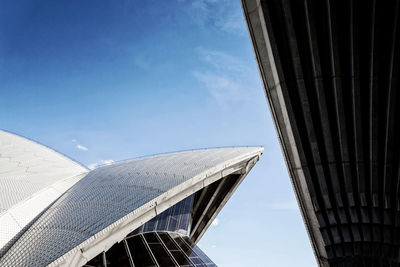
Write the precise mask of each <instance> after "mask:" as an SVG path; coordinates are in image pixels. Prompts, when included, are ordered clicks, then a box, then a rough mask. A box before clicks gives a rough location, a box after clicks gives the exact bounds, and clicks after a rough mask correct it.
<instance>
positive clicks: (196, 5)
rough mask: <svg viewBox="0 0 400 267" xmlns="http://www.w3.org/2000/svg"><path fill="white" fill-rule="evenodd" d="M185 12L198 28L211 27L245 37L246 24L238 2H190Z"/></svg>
mask: <svg viewBox="0 0 400 267" xmlns="http://www.w3.org/2000/svg"><path fill="white" fill-rule="evenodd" d="M180 2H186V3H189V4H190V6H189V8H188V9H187V12H188V13H189V15H190V18H191V20H192V21H193V22H194V23H195V24H197V25H199V26H204V27H205V26H207V27H209V26H213V27H215V28H217V29H219V30H220V31H223V32H227V33H229V34H233V35H241V36H243V35H246V34H247V31H246V24H245V21H244V18H243V13H242V9H241V6H240V3H239V2H236V1H232V0H190V1H182V0H180Z"/></svg>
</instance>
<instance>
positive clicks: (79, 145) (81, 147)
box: [76, 144, 89, 151]
mask: <svg viewBox="0 0 400 267" xmlns="http://www.w3.org/2000/svg"><path fill="white" fill-rule="evenodd" d="M76 148H77V149H79V150H82V151H88V150H89V149H88V148H87V147H85V146H83V145H81V144H77V145H76Z"/></svg>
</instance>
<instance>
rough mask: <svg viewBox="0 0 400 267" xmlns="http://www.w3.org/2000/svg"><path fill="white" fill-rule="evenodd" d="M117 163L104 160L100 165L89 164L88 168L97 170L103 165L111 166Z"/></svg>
mask: <svg viewBox="0 0 400 267" xmlns="http://www.w3.org/2000/svg"><path fill="white" fill-rule="evenodd" d="M114 162H115V161H114V160H112V159H102V160H100V162H98V163H92V164H89V165H88V166H87V167H88V168H89V169H91V170H93V169H96V168H97V167H99V166H101V165H111V164H113V163H114Z"/></svg>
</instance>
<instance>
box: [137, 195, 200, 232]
mask: <svg viewBox="0 0 400 267" xmlns="http://www.w3.org/2000/svg"><path fill="white" fill-rule="evenodd" d="M193 198H194V197H193V195H190V196H188V197H187V198H185V199H183V200H182V201H180V202H178V203H176V204H175V205H174V206H172V207H171V208H169V209H167V210H165V211H164V212H162V213H160V214H159V215H157V216H156V217H154V218H153V219H151V220H150V221H148V222H147V223H145V224H143V225H142V226H141V227H139V228H138V229H137V230H135V231H133V232H132V233H131V234H130V235H131V236H132V235H136V234H139V233H145V232H152V231H170V232H179V233H181V234H184V235H187V234H188V232H189V227H190V223H191V215H190V214H191V211H192V207H193Z"/></svg>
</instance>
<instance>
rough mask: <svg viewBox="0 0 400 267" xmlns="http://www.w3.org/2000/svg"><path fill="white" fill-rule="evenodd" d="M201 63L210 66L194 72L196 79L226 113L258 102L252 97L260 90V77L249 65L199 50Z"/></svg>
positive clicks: (220, 54)
mask: <svg viewBox="0 0 400 267" xmlns="http://www.w3.org/2000/svg"><path fill="white" fill-rule="evenodd" d="M197 52H198V54H199V58H200V60H201V61H203V62H205V63H207V65H208V66H207V65H206V66H207V68H206V70H203V71H200V70H196V71H193V72H192V73H193V76H194V77H195V78H196V79H197V80H198V81H199V82H200V83H202V84H203V85H204V87H205V88H206V89H207V90H208V91H209V93H210V95H211V96H212V97H213V98H214V99H215V100H216V102H217V104H218V105H219V106H220V107H221V108H222V109H226V108H227V107H228V106H230V105H234V106H238V107H240V105H241V104H244V103H245V102H252V101H254V99H255V97H254V96H253V95H252V94H254V92H256V91H255V90H252V89H253V88H257V89H258V87H259V84H257V82H258V79H259V78H258V76H257V73H256V72H255V71H251V69H250V68H249V67H248V66H249V64H247V63H246V62H244V61H242V60H241V59H239V58H237V57H233V56H232V55H229V54H227V53H225V52H222V51H214V50H206V49H203V48H198V49H197Z"/></svg>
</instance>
